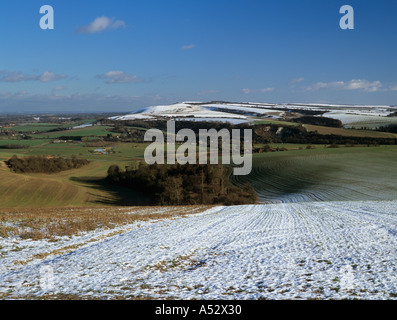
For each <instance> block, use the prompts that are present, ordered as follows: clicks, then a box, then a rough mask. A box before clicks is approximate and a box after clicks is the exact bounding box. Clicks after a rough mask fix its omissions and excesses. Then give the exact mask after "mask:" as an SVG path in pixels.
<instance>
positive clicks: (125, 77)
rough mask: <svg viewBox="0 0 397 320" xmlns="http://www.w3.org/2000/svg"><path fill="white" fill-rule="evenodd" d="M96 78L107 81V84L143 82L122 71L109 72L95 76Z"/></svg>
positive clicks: (141, 79)
mask: <svg viewBox="0 0 397 320" xmlns="http://www.w3.org/2000/svg"><path fill="white" fill-rule="evenodd" d="M96 78H97V79H106V80H108V81H106V83H107V84H117V83H141V82H145V80H144V79H143V78H138V77H137V76H136V75H133V74H127V73H125V72H123V71H109V72H106V73H104V74H99V75H97V76H96Z"/></svg>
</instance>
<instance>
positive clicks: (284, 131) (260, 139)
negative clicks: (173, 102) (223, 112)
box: [108, 116, 397, 145]
mask: <svg viewBox="0 0 397 320" xmlns="http://www.w3.org/2000/svg"><path fill="white" fill-rule="evenodd" d="M298 119H306V120H307V122H311V124H316V125H323V126H324V125H326V123H327V125H328V126H331V125H332V126H335V127H339V126H340V123H339V120H335V119H331V118H322V117H306V116H305V117H301V118H298ZM308 119H310V120H308ZM322 119H325V120H322ZM108 124H109V125H115V126H116V128H117V129H115V130H123V128H124V130H126V129H127V128H128V130H131V127H140V128H145V129H151V128H156V129H160V130H162V131H166V130H167V121H166V120H127V121H122V122H121V121H113V120H109V123H108ZM185 128H189V129H191V130H193V131H194V132H195V133H196V135H198V133H199V130H200V129H206V130H209V129H215V130H217V131H219V130H221V129H223V128H225V129H227V130H229V132H231V130H232V129H240V130H243V129H252V132H253V134H252V140H253V141H252V142H253V143H254V144H271V143H299V144H329V145H331V144H343V145H344V144H352V145H353V144H357V145H359V144H360V145H363V144H378V145H396V144H397V139H394V138H371V137H352V136H341V135H335V134H327V135H324V134H319V133H318V132H316V131H311V132H308V131H307V129H306V128H304V127H303V126H293V125H280V124H272V123H269V124H263V123H262V124H252V125H250V124H248V123H241V124H231V123H227V122H226V123H225V122H221V121H214V122H212V121H202V122H198V121H197V122H196V121H176V123H175V130H176V132H178V131H179V130H181V129H185ZM385 130H386V132H394V131H391V130H395V129H393V127H392V126H389V127H388V129H385ZM388 130H390V131H388ZM119 132H120V131H119ZM143 135H144V132H139V130H136V131H135V132H134V133H133V134H132V136H133V137H134V142H143ZM240 136H241V137H242V138H243V137H244V134H243V131H241V134H240ZM197 141H198V139H197Z"/></svg>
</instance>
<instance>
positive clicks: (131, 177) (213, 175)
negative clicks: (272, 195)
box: [108, 163, 257, 205]
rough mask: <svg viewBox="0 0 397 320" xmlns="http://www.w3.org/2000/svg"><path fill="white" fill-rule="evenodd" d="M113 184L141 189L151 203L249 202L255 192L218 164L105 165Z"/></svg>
mask: <svg viewBox="0 0 397 320" xmlns="http://www.w3.org/2000/svg"><path fill="white" fill-rule="evenodd" d="M108 179H109V180H110V181H111V182H112V183H114V184H117V185H120V186H123V187H127V188H131V189H133V190H136V191H139V192H143V193H144V194H146V195H148V196H150V197H151V198H152V201H153V204H155V205H193V204H225V205H237V204H251V203H255V202H256V200H257V195H256V193H255V191H254V189H253V188H252V187H251V186H248V185H247V186H244V187H241V188H240V187H237V186H234V185H233V184H232V183H231V182H230V179H229V175H228V172H227V168H225V167H223V166H222V165H220V164H218V165H210V164H206V165H199V164H194V165H193V164H186V165H180V164H175V165H168V164H163V165H159V164H153V165H148V164H146V163H141V164H140V166H139V168H138V169H128V168H127V169H126V170H122V169H120V167H119V166H117V165H112V166H110V167H109V169H108Z"/></svg>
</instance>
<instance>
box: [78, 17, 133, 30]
mask: <svg viewBox="0 0 397 320" xmlns="http://www.w3.org/2000/svg"><path fill="white" fill-rule="evenodd" d="M125 27H126V24H125V22H124V21H121V20H116V21H115V20H114V18H108V17H105V16H102V17H98V18H96V19H95V20H94V21H92V22H91V23H90V24H88V25H86V26H81V27H78V28H77V30H76V31H77V32H78V33H88V34H92V33H99V32H102V31H105V30H108V29H119V28H125Z"/></svg>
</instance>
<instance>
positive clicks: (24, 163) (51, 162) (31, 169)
mask: <svg viewBox="0 0 397 320" xmlns="http://www.w3.org/2000/svg"><path fill="white" fill-rule="evenodd" d="M89 163H90V162H89V161H88V160H85V159H78V158H77V157H76V156H75V155H73V156H72V158H71V159H65V158H61V157H54V158H48V157H45V156H30V157H23V158H19V157H18V156H16V155H14V156H12V158H11V159H9V160H8V161H6V165H7V166H8V167H9V168H10V170H11V171H13V172H16V173H47V174H51V173H57V172H61V171H65V170H70V169H76V168H80V167H82V166H84V165H87V164H89Z"/></svg>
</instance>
